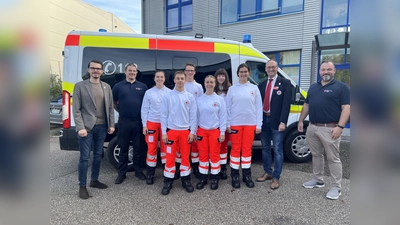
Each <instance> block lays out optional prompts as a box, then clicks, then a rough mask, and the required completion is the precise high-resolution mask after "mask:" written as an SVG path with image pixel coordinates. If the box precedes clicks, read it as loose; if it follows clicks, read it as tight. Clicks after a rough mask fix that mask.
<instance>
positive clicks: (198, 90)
mask: <svg viewBox="0 0 400 225" xmlns="http://www.w3.org/2000/svg"><path fill="white" fill-rule="evenodd" d="M184 72H185V75H186V83H185V90H186V91H187V92H189V93H192V94H193V95H194V97H195V98H196V99H197V98H199V97H200V96H202V95H203V94H204V91H203V87H202V86H201V84H199V83H197V82H196V81H195V80H194V75H195V74H196V66H195V65H194V64H193V63H186V65H185V71H184ZM191 147H192V149H191V160H192V163H191V166H192V169H193V174H194V175H195V176H196V178H199V176H200V173H199V169H198V168H199V152H198V150H197V140H195V141H193V142H192V144H191Z"/></svg>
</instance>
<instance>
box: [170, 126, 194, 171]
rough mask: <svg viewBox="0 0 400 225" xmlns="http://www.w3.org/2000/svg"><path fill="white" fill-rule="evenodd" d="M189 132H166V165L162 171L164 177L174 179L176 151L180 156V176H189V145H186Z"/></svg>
mask: <svg viewBox="0 0 400 225" xmlns="http://www.w3.org/2000/svg"><path fill="white" fill-rule="evenodd" d="M189 134H190V131H189V130H168V131H167V135H168V143H167V144H166V145H165V154H166V163H165V169H164V176H165V177H168V178H174V175H175V170H176V168H175V158H176V157H177V154H176V153H177V151H178V150H179V151H180V154H181V160H182V162H181V167H180V168H179V169H180V172H181V176H182V177H183V176H189V175H190V170H191V168H190V161H189V155H190V144H189V143H188V136H189Z"/></svg>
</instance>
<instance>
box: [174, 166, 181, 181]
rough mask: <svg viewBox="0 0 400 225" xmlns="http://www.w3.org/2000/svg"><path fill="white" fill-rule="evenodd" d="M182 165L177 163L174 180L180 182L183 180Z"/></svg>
mask: <svg viewBox="0 0 400 225" xmlns="http://www.w3.org/2000/svg"><path fill="white" fill-rule="evenodd" d="M180 168H181V164H180V163H175V176H174V180H178V179H179V178H181V169H180Z"/></svg>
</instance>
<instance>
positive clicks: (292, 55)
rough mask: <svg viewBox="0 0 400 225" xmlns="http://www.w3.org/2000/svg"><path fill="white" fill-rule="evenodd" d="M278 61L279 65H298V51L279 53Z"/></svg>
mask: <svg viewBox="0 0 400 225" xmlns="http://www.w3.org/2000/svg"><path fill="white" fill-rule="evenodd" d="M279 61H280V62H279V64H281V65H288V64H300V51H288V52H281V57H280V59H279Z"/></svg>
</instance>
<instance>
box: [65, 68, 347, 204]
mask: <svg viewBox="0 0 400 225" xmlns="http://www.w3.org/2000/svg"><path fill="white" fill-rule="evenodd" d="M325 64H326V65H325ZM327 65H328V67H329V68H330V69H332V68H333V69H334V65H333V63H331V62H324V63H322V65H321V70H320V73H321V77H322V80H321V82H319V84H320V86H322V87H325V86H329V87H330V88H332V89H334V91H333V92H334V93H335V95H334V96H333V94H332V96H328V97H322V95H321V93H320V92H321V90H320V89H321V87H315V85H313V86H311V87H310V91H309V96H308V97H307V99H306V103H305V105H304V106H303V111H302V113H301V116H300V121H299V125H298V130H299V131H303V121H304V119H305V118H306V116H307V115H308V113H309V112H310V121H311V122H312V123H311V124H310V126H316V129H317V130H313V134H309V131H308V130H307V140H308V138H309V136H310V139H312V143H311V144H310V148H311V151H312V154H313V161H314V160H317V159H318V162H317V163H314V166H313V172H314V175H315V176H314V179H313V180H311V181H309V182H306V183H304V184H303V186H304V187H306V188H312V187H322V186H323V177H322V176H323V160H324V159H323V152H322V151H323V149H325V151H326V152H327V158H328V161H329V165H330V169H331V173H332V175H333V177H334V179H335V188H336V189H335V190H337V191H338V193H339V194H340V181H341V164H340V158H339V161H338V155H339V153H338V150H339V149H338V146H339V142H338V141H337V140H340V132H341V129H342V128H343V126H344V125H345V124H346V122H347V119H348V116H349V114H350V109H349V107H350V106H349V104H350V103H349V99H347V96H343V95H346V93H344V94H341V93H337V91H340V92H346V90H344V89H345V88H344V87H343V86H341V84H340V83H341V82H339V81H335V80H334V79H333V78H332V79H330V80H329V79H328V78H331V77H333V75H334V72H335V71H332V70H327V69H326V68H325V67H326V66H327ZM322 68H324V71H322ZM265 71H266V73H267V75H268V79H266V80H265V81H263V82H261V83H260V84H259V85H258V86H256V85H254V84H251V83H250V82H249V76H250V68H249V66H248V65H247V64H245V63H242V64H240V65H239V66H238V68H237V72H236V73H237V76H238V78H239V82H238V83H237V84H234V85H231V83H230V81H229V76H228V73H227V71H226V70H225V69H223V68H221V69H218V70H217V71H216V72H215V74H214V75H208V76H206V77H205V79H204V87H205V92H204V91H203V88H202V85H201V84H199V83H197V82H196V81H195V80H194V76H195V74H196V66H195V65H194V64H192V63H187V64H186V65H185V69H184V70H183V71H176V72H175V73H174V75H173V81H174V83H175V87H174V89H173V90H170V89H168V88H167V87H166V86H165V85H164V82H165V79H166V77H165V74H164V72H163V71H161V70H158V71H156V72H155V75H154V81H155V86H154V87H152V88H150V89H147V86H146V85H145V84H144V83H141V82H139V81H137V80H136V75H137V66H136V64H133V63H132V64H127V65H126V67H125V74H126V79H125V80H124V81H121V82H119V83H117V84H116V85H115V86H114V87H113V89H112V90H111V88H110V86H109V85H108V84H106V83H104V82H102V81H100V76H101V74H102V63H101V62H99V61H95V60H92V61H91V62H90V63H89V65H88V72H89V74H90V78H89V79H88V80H85V81H81V82H79V83H77V84H76V85H75V89H74V102H73V112H74V118H75V123H76V129H77V132H78V138H79V148H80V153H81V157H80V161H79V168H78V170H79V186H80V188H79V197H80V198H83V199H87V198H89V197H90V195H89V193H88V191H87V189H86V180H87V175H86V174H87V169H88V160H89V155H90V149H91V144H92V143H93V155H94V157H93V164H92V175H91V182H90V187H94V188H100V189H104V188H107V185H106V184H103V183H101V182H100V181H99V180H98V176H99V170H100V161H101V154H102V148H103V142H104V139H105V136H106V133H107V132H108V133H109V134H112V133H113V132H114V130H115V127H114V119H113V118H114V113H113V109H115V110H116V111H117V112H118V113H119V120H118V145H119V146H120V154H119V165H118V176H117V178H116V180H115V184H121V183H122V182H123V181H124V180H125V179H126V173H127V170H128V151H129V144H130V142H132V143H133V148H134V153H133V166H134V171H135V176H136V177H137V178H139V179H141V180H146V184H148V185H152V184H153V183H154V174H155V169H156V165H157V150H158V147H160V156H161V162H162V164H163V176H164V185H163V188H162V191H161V193H162V194H163V195H168V194H169V193H170V190H171V188H172V185H173V182H174V180H175V179H179V178H180V179H181V182H182V187H183V188H184V189H185V190H186V191H187V192H193V191H194V187H193V185H192V183H191V177H190V175H191V173H192V171H193V173H194V175H195V177H196V178H197V179H198V183H197V184H196V188H197V189H203V188H204V187H205V185H207V183H208V182H209V181H210V183H211V184H210V188H211V189H212V190H216V189H218V181H219V180H220V179H227V177H228V175H227V161H228V160H227V158H228V142H229V141H230V142H231V152H230V155H229V161H230V172H231V173H230V176H231V180H232V181H231V182H232V187H233V188H240V179H239V174H240V173H239V169H240V168H241V169H242V181H243V182H244V183H245V185H246V186H247V187H248V188H253V187H254V182H253V181H252V174H251V161H252V143H253V140H254V136H255V135H256V134H260V137H261V142H262V146H263V148H262V158H263V168H264V171H265V172H264V173H263V174H262V175H261V176H260V177H258V178H257V179H256V181H257V182H264V181H266V180H272V182H271V184H270V188H271V189H277V188H279V186H280V182H279V180H280V175H281V172H282V165H283V134H284V131H285V129H286V125H287V120H288V116H289V112H290V105H291V99H292V86H291V84H290V81H289V80H287V79H284V78H282V77H280V76H278V73H277V72H278V64H277V62H276V61H274V60H269V61H268V62H267V63H266V66H265ZM326 77H328V78H326ZM331 83H337V84H336V85H335V86H333V85H331V86H330V85H328V84H331ZM318 88H319V89H318ZM315 89H318V90H315ZM322 89H323V88H322ZM331 92H332V90H331V91H330V93H331ZM324 99H328V102H325V103H324V104H323V107H325V106H326V107H328V109H329V110H331V109H332V110H333V111H329V112H327V113H328V114H329V116H328V115H325V116H320V115H319V110H320V108H321V106H320V104H322V103H321V102H324ZM309 105H310V107H309ZM337 105H339V109H337ZM347 105H348V110H347ZM344 106H345V107H344ZM335 107H336V108H335ZM333 108H334V109H333ZM347 112H348V113H347ZM337 113H339V115H336V114H337ZM346 116H347V117H346ZM332 123H334V124H335V127H334V128H333V129H331V130H332V131H331V132H332V136H331V139H332V140H327V139H328V137H324V139H323V138H321V137H320V136H319V132H320V131H319V130H318V127H320V126H322V125H323V126H324V127H325V128H327V127H331V126H330V125H331V124H332ZM337 128H339V129H337ZM320 129H321V130H322V128H320ZM321 132H322V131H321ZM324 132H325V130H324ZM141 133H143V134H144V135H145V139H146V143H147V146H148V151H147V156H146V164H147V169H146V174H144V173H143V172H142V170H143V169H144V168H142V167H141V166H140V159H141V157H140V155H141V153H140V142H139V136H140V135H141ZM271 140H272V142H273V151H274V154H273V157H272V154H271ZM159 143H160V144H159ZM328 151H329V154H328ZM321 159H322V162H321ZM272 162H273V169H272ZM331 164H332V166H331ZM321 166H322V170H321ZM331 167H332V168H331ZM339 167H340V168H339ZM339 170H340V173H339ZM330 192H331V191H330ZM328 194H329V193H328ZM327 197H328V195H327ZM332 199H334V198H332Z"/></svg>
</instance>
